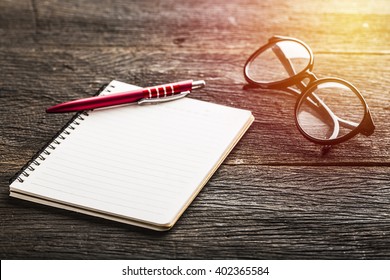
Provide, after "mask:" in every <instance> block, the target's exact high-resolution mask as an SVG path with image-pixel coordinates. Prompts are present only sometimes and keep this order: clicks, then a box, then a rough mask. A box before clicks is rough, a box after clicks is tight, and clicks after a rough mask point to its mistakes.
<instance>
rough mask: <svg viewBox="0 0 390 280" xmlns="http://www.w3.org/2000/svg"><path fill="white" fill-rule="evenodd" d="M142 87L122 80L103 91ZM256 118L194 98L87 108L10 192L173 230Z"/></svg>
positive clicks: (17, 178) (15, 180)
mask: <svg viewBox="0 0 390 280" xmlns="http://www.w3.org/2000/svg"><path fill="white" fill-rule="evenodd" d="M134 88H137V87H136V86H134V85H129V84H126V83H123V82H119V81H115V80H114V81H112V82H111V83H110V84H109V85H108V86H107V87H106V88H105V89H104V90H103V91H102V92H101V93H100V94H103V95H106V94H113V93H118V92H123V91H127V90H132V89H134ZM253 120H254V118H253V116H252V113H251V112H250V111H247V110H241V109H237V108H231V107H226V106H222V105H217V104H213V103H210V102H204V101H199V100H195V99H192V98H188V97H186V98H182V99H180V100H176V101H172V102H166V103H160V104H158V105H143V106H139V105H128V106H120V107H116V108H106V109H96V110H94V111H88V112H83V113H80V114H78V115H76V116H75V117H74V118H73V119H72V120H71V121H70V122H69V123H68V125H66V126H65V127H64V128H63V129H61V130H60V131H59V132H58V133H57V134H56V135H55V136H54V137H53V139H52V140H51V141H50V142H49V143H48V144H47V145H46V146H45V147H44V148H43V149H42V150H41V151H39V152H38V153H37V154H36V155H35V156H34V157H33V158H32V159H31V160H30V161H29V162H28V163H27V164H26V165H25V166H24V167H23V168H22V169H21V170H20V171H19V172H18V174H16V176H15V177H14V178H13V179H11V184H10V196H12V197H15V198H20V199H24V200H29V201H33V202H37V203H41V204H45V205H49V206H53V207H59V208H62V209H67V210H72V211H76V212H80V213H85V214H89V215H93V216H97V217H101V218H105V219H110V220H114V221H118V222H123V223H127V224H132V225H136V226H141V227H145V228H149V229H154V230H161V231H162V230H168V229H170V228H171V227H172V226H173V225H174V224H175V222H176V221H177V220H178V219H179V217H180V216H181V215H182V213H183V212H184V210H185V209H186V208H187V207H188V206H189V205H190V203H191V202H192V201H193V199H194V198H195V197H196V196H197V194H198V193H199V192H200V191H201V189H202V188H203V186H204V185H205V184H206V183H207V181H208V180H209V179H210V177H211V176H212V175H213V173H214V172H215V171H216V170H217V168H218V167H219V166H220V164H221V163H222V162H223V160H224V159H225V158H226V156H227V155H228V154H229V152H230V151H231V150H232V149H233V147H234V146H235V144H236V143H237V142H238V141H239V139H240V138H241V137H242V136H243V134H244V133H245V131H246V130H247V129H248V128H249V126H250V125H251V123H252V122H253Z"/></svg>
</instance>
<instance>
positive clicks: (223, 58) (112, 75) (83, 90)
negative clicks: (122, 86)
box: [0, 48, 390, 171]
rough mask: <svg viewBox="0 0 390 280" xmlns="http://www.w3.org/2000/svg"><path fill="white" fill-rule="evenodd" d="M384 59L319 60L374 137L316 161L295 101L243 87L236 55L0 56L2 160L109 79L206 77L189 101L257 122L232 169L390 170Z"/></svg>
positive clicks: (25, 148) (143, 81)
mask: <svg viewBox="0 0 390 280" xmlns="http://www.w3.org/2000/svg"><path fill="white" fill-rule="evenodd" d="M386 57H387V56H383V55H368V56H362V55H358V54H356V55H337V56H334V55H333V54H319V55H318V60H317V61H316V66H315V70H316V73H319V76H320V77H326V76H328V75H331V76H339V77H343V78H345V79H347V80H350V81H351V82H353V83H354V84H355V85H356V86H357V87H358V88H360V89H361V91H362V93H363V95H364V96H365V97H366V99H367V102H368V104H369V106H370V108H371V111H372V114H373V118H374V120H375V122H376V125H377V128H376V131H375V133H374V134H373V135H372V136H370V137H364V136H358V137H356V138H354V139H352V140H350V141H348V142H346V143H344V144H341V145H339V146H336V147H334V149H332V150H331V151H330V153H328V154H326V155H321V149H320V147H319V146H316V145H314V144H312V143H310V142H309V141H307V140H306V139H304V138H303V137H302V135H301V134H300V133H299V132H298V130H297V128H296V127H295V123H294V105H295V99H293V98H291V97H289V96H286V95H283V94H280V93H277V92H275V91H268V92H264V91H261V90H258V89H249V90H244V89H243V86H244V85H245V82H244V78H243V75H242V66H243V64H244V61H245V58H244V57H242V56H241V55H235V54H224V53H218V54H216V53H214V54H207V53H203V52H202V51H199V53H196V54H195V53H190V54H188V53H187V52H186V49H185V48H177V49H173V50H171V51H169V52H166V51H156V52H154V53H153V54H148V52H147V51H139V52H131V51H130V52H129V51H128V49H127V48H113V49H111V48H102V49H100V48H97V49H94V50H93V51H91V50H90V49H88V50H84V49H77V50H71V51H68V50H66V49H56V48H53V49H50V50H44V49H40V48H37V49H32V50H28V51H27V50H26V51H23V52H22V51H21V50H20V49H13V50H7V51H5V50H0V60H1V61H2V63H1V65H0V72H1V73H4V79H3V80H2V81H1V83H0V88H1V91H0V92H1V94H0V118H1V119H2V120H4V126H3V128H2V130H3V132H2V139H3V143H4V145H2V147H0V150H1V153H0V154H1V156H2V157H3V158H8V159H9V158H12V162H14V164H15V165H14V166H13V169H14V170H15V171H16V170H17V169H18V166H19V167H20V166H21V165H22V164H23V162H25V161H26V160H27V159H28V158H29V157H30V156H31V155H32V154H33V153H34V151H36V150H38V149H39V148H40V147H41V146H42V145H43V144H44V143H45V142H46V141H48V139H50V138H51V136H52V135H53V134H54V133H55V132H56V131H57V130H58V129H59V128H60V127H61V126H62V125H63V124H64V123H66V121H67V120H68V119H69V118H70V116H71V115H70V114H65V115H47V114H46V113H45V112H44V110H45V108H47V107H49V106H51V105H53V104H56V103H59V102H63V101H66V100H71V99H75V98H81V97H85V96H88V95H92V94H93V93H94V92H95V91H96V90H97V89H98V88H99V87H100V86H101V85H102V84H104V83H108V82H109V81H110V80H111V79H118V80H123V81H127V82H129V83H133V84H138V85H140V86H146V85H153V84H159V83H166V82H170V81H176V80H177V81H179V80H183V79H188V78H194V79H205V80H206V82H207V87H206V88H205V89H203V90H200V91H194V92H193V93H192V95H191V96H192V97H193V98H196V99H200V100H205V101H210V102H215V103H219V104H224V105H228V106H234V107H239V108H244V109H249V110H251V111H252V112H253V114H254V116H255V118H256V121H255V123H254V124H253V125H252V127H251V128H250V129H249V131H248V133H247V134H246V135H245V136H244V138H243V140H242V141H241V142H240V143H239V144H238V146H237V149H235V150H234V151H233V153H232V155H231V156H230V157H229V158H228V159H227V163H229V164H237V163H240V164H283V165H285V164H290V165H291V164H294V165H296V164H304V165H306V164H328V165H329V164H330V165H340V164H348V165H351V164H352V165H362V164H366V163H367V164H369V165H389V162H390V160H389V159H390V154H389V152H388V147H389V145H390V131H389V130H388V125H387V124H388V119H389V117H390V116H389V114H390V111H389V104H390V96H389V95H388V94H387V89H386V88H385V87H386V81H385V80H384V77H386V76H389V74H390V73H389V69H387V68H377V67H376V65H379V64H381V63H382V62H383V59H384V58H386ZM317 65H318V67H317ZM367 65H368V66H367ZM317 69H318V71H317ZM367 70H368V71H367ZM25 104H29V110H25V106H26V105H25ZM15 112H17V114H18V118H15V117H14V115H15ZM16 160H17V161H16Z"/></svg>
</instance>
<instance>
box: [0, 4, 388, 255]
mask: <svg viewBox="0 0 390 280" xmlns="http://www.w3.org/2000/svg"><path fill="white" fill-rule="evenodd" d="M326 2H327V4H325V2H323V1H320V0H315V1H310V2H307V1H304V0H298V1H281V0H280V1H279V0H276V1H275V0H272V1H271V0H266V1H238V0H237V1H236V0H234V1H228V2H226V1H222V0H218V1H212V2H210V1H200V0H197V1H173V0H172V1H141V0H140V1H124V0H115V1H108V0H104V1H98V2H96V1H92V0H83V1H59V0H57V1H56V0H48V1H35V0H32V1H28V0H17V1H1V2H0V77H1V79H0V205H1V210H0V215H1V218H0V223H1V227H0V257H1V258H2V259H18V258H20V259H26V258H27V259H37V258H44V259H126V258H129V259H138V258H139V259H153V258H169V259H173V258H179V259H185V258H191V259H192V258H193V259H203V258H212V259H217V258H218V259H221V258H229V259H236V258H259V259H296V258H303V259H312V258H321V259H388V258H389V257H390V241H389V240H390V238H389V237H390V236H389V235H390V214H389V213H390V211H389V210H390V176H389V174H390V151H389V146H390V128H389V119H390V94H389V81H388V77H389V76H390V63H389V62H390V59H389V58H390V51H389V50H390V27H389V25H388V22H389V20H390V11H389V4H388V1H386V0H380V1H368V0H358V1H333V0H332V1H326ZM352 2H353V3H352ZM274 34H279V35H286V36H293V37H297V38H299V39H302V40H304V41H305V42H306V43H308V44H309V45H310V46H311V47H312V49H313V52H314V54H315V67H314V72H315V73H316V74H317V75H318V76H319V77H328V76H334V77H341V78H344V79H346V80H349V81H351V82H352V83H353V84H354V85H355V86H356V87H358V88H359V89H360V90H361V92H362V94H363V95H364V96H365V98H366V100H367V103H368V104H369V107H370V109H371V111H372V114H373V118H374V121H375V123H376V126H377V127H376V130H375V133H374V134H373V135H372V136H370V137H365V136H358V137H355V138H354V139H352V140H350V141H348V142H346V143H344V144H341V145H338V146H336V147H334V148H332V149H331V150H330V152H328V153H327V154H325V155H323V154H322V153H321V148H320V147H319V146H317V145H314V144H312V143H310V142H308V141H307V140H305V139H304V138H303V136H301V134H300V133H299V132H298V130H297V128H296V127H295V123H294V105H295V100H294V99H293V98H292V97H289V96H287V95H285V94H281V93H280V92H276V91H264V90H259V89H246V88H244V86H245V80H244V78H243V74H242V67H243V65H244V63H245V60H246V59H247V57H248V56H249V55H250V54H251V53H252V52H253V51H254V50H256V49H257V48H258V47H259V46H260V45H262V44H264V43H265V42H266V41H267V39H268V38H269V37H270V36H272V35H274ZM188 78H193V79H204V80H206V82H207V87H206V88H205V89H202V90H199V91H196V92H193V93H192V95H191V96H192V97H193V98H196V99H200V100H205V101H210V102H215V103H218V104H224V105H229V106H234V107H238V108H244V109H248V110H251V111H252V112H253V115H254V116H255V118H256V120H255V122H254V123H253V125H252V126H251V127H250V129H249V130H248V132H247V133H246V134H245V135H244V137H243V138H242V140H241V141H240V142H239V143H238V145H237V146H236V148H235V149H234V150H233V151H232V153H231V154H230V155H229V156H228V158H227V159H226V161H225V162H224V163H223V165H222V166H221V168H220V169H219V170H218V171H217V173H216V174H215V175H214V176H213V177H212V179H211V180H210V182H209V183H208V184H207V185H206V186H205V188H204V190H203V191H202V192H201V193H200V195H199V196H198V197H197V198H196V200H195V201H194V202H193V204H192V205H191V206H190V207H189V208H188V210H187V211H186V212H185V213H184V214H183V216H182V217H181V219H180V220H179V222H178V223H177V224H176V226H175V227H174V228H173V229H172V230H171V231H169V232H166V233H155V232H151V231H148V230H143V229H139V228H136V227H131V226H127V225H122V224H119V223H115V222H110V221H105V220H102V219H98V218H93V217H89V216H85V215H81V214H77V213H72V212H68V211H64V210H59V209H54V208H51V207H46V206H42V205H37V204H33V203H29V202H25V201H20V200H16V199H11V198H9V196H8V186H9V184H8V180H9V178H10V177H11V176H12V175H13V174H14V173H15V172H17V171H18V170H19V169H20V168H21V167H22V166H23V164H24V163H25V162H26V161H27V160H28V159H29V158H30V157H31V156H32V155H33V154H34V153H35V152H36V151H37V150H39V149H40V148H41V147H42V146H43V145H44V144H45V143H46V142H47V141H48V140H49V139H50V138H51V137H52V136H53V134H54V133H56V131H57V130H58V129H59V128H60V127H61V126H62V125H64V124H65V123H66V121H67V120H68V119H69V118H70V117H71V115H70V114H62V115H46V114H45V112H44V110H45V108H47V107H48V106H50V105H53V104H56V103H59V102H62V101H66V100H70V99H74V98H80V97H85V96H89V95H92V94H93V93H94V92H95V91H96V90H97V89H98V88H99V87H100V86H101V85H102V84H104V83H108V82H109V81H110V80H112V79H117V80H121V81H125V82H128V83H132V84H137V85H140V86H147V85H153V84H160V83H166V82H171V81H179V80H183V79H188ZM140 244H142V245H140Z"/></svg>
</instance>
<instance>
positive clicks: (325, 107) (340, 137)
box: [244, 36, 375, 145]
mask: <svg viewBox="0 0 390 280" xmlns="http://www.w3.org/2000/svg"><path fill="white" fill-rule="evenodd" d="M313 65H314V59H313V53H312V51H311V49H310V48H309V47H308V46H307V45H306V44H305V43H303V42H302V41H300V40H297V39H294V38H288V37H279V36H275V37H272V38H271V39H269V42H268V43H267V44H266V45H264V46H262V47H260V48H259V49H258V50H257V51H255V52H254V53H253V54H252V55H251V56H250V57H249V59H248V60H247V61H246V63H245V67H244V76H245V79H246V81H247V82H248V83H249V84H250V85H252V86H255V87H259V88H263V89H279V90H283V91H285V92H288V93H290V94H293V95H295V96H296V97H297V103H296V105H295V122H296V125H297V127H298V129H299V131H300V132H301V133H302V134H303V136H305V137H306V138H307V139H309V140H310V141H312V142H315V143H318V144H323V145H334V144H339V143H341V142H344V141H346V140H348V139H350V138H352V137H353V136H355V135H356V134H358V133H361V134H363V135H366V136H369V135H371V134H372V133H373V132H374V129H375V125H374V122H373V120H372V117H371V113H370V110H369V109H368V106H367V103H366V101H365V100H364V98H363V96H362V95H361V94H360V92H359V91H358V90H357V89H356V88H355V87H354V86H353V85H352V84H351V83H349V82H347V81H345V80H342V79H339V78H324V79H318V78H317V77H316V76H315V75H314V74H313V73H312V72H311V71H312V69H313Z"/></svg>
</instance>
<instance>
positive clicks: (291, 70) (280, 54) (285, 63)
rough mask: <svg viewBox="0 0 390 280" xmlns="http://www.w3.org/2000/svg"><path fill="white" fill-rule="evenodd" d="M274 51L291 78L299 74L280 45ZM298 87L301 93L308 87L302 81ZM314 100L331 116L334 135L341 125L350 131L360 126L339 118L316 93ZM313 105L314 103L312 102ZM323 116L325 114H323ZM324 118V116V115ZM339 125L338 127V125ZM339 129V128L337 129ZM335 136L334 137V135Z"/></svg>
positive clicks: (275, 46) (294, 92)
mask: <svg viewBox="0 0 390 280" xmlns="http://www.w3.org/2000/svg"><path fill="white" fill-rule="evenodd" d="M272 51H273V52H274V53H275V55H276V56H277V57H278V59H279V60H280V62H281V63H282V65H283V66H284V69H286V71H287V73H288V75H290V77H292V76H295V75H296V74H297V73H296V71H295V69H294V66H293V65H292V63H291V60H290V59H289V58H287V57H286V55H285V54H284V52H283V50H282V49H281V48H280V47H279V46H278V45H276V44H275V45H274V46H273V47H272ZM296 86H297V87H298V88H299V89H300V90H301V91H304V90H305V89H306V85H305V84H304V83H303V82H302V81H300V82H299V83H297V84H296ZM288 91H289V92H291V93H293V94H296V95H299V94H300V93H299V91H297V90H294V89H292V88H289V90H288ZM312 98H313V99H314V101H317V102H318V104H319V105H321V107H322V108H323V109H324V111H323V112H322V113H325V112H326V114H327V115H329V116H330V117H331V119H332V121H333V123H334V125H335V129H334V133H333V134H335V132H336V131H337V134H338V131H339V123H340V124H341V125H342V126H343V127H346V128H349V129H353V128H356V127H357V126H358V124H357V123H355V122H350V121H346V120H344V119H342V118H339V117H338V116H336V115H335V114H334V113H333V112H332V110H330V108H329V107H328V106H327V105H326V104H325V103H324V102H323V101H322V100H321V99H320V98H319V97H318V96H317V95H315V94H314V93H313V94H312ZM312 103H313V101H312ZM313 105H314V106H315V105H316V104H315V103H313ZM316 107H317V108H316V109H319V108H320V107H318V106H316ZM321 115H323V114H321ZM323 116H324V115H323ZM336 123H337V125H336ZM336 127H337V128H336ZM337 134H336V135H335V136H334V137H337ZM332 136H333V135H332Z"/></svg>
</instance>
